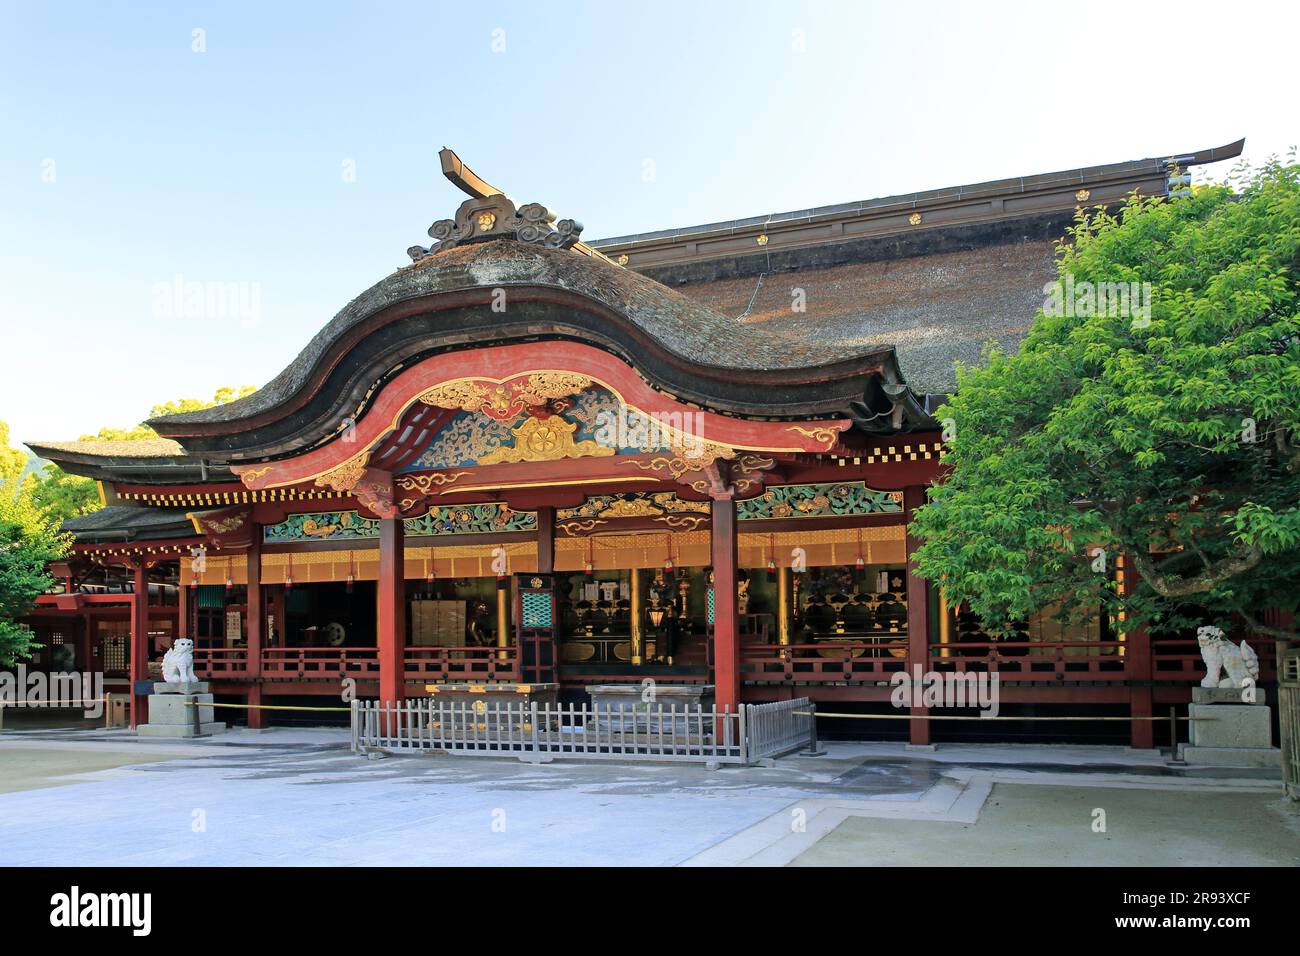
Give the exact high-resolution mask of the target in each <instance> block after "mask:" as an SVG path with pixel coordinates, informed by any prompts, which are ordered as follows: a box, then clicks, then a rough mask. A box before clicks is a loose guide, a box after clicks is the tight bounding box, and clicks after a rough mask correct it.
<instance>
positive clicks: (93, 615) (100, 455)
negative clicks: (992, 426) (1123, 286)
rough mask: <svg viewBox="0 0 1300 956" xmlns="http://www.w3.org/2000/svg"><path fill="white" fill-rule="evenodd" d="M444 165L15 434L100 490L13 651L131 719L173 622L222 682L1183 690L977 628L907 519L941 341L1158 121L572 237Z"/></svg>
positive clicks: (829, 706) (1015, 287) (993, 328)
mask: <svg viewBox="0 0 1300 956" xmlns="http://www.w3.org/2000/svg"><path fill="white" fill-rule="evenodd" d="M1241 148H1242V144H1241V143H1235V144H1232V145H1230V146H1227V147H1221V148H1218V149H1211V150H1204V151H1201V152H1196V153H1190V154H1182V155H1177V156H1176V157H1175V159H1176V162H1177V163H1178V165H1179V166H1180V167H1182V168H1183V169H1187V168H1189V167H1191V166H1195V165H1198V164H1204V163H1210V162H1218V161H1220V160H1222V159H1228V158H1231V157H1234V156H1237V155H1239V154H1240V152H1241ZM442 165H443V171H444V173H445V174H446V175H447V178H448V179H449V180H450V181H451V182H452V183H454V184H455V185H456V186H458V187H459V188H460V189H461V190H463V191H464V192H465V193H466V194H468V198H467V199H465V200H464V202H462V203H461V204H460V207H459V209H457V210H456V213H455V216H454V218H452V219H444V220H440V221H438V222H435V223H434V224H433V226H432V227H431V228H430V229H429V235H430V236H431V237H432V239H433V243H432V245H430V246H429V247H427V248H426V247H423V246H415V247H413V248H411V249H410V250H408V252H409V255H410V259H411V261H410V262H409V263H408V264H406V265H404V266H402V267H401V268H398V269H397V271H395V272H394V273H393V274H391V275H389V276H387V277H386V278H383V279H382V280H380V281H379V282H378V283H377V284H375V285H374V286H372V287H371V288H369V289H367V290H366V291H364V292H362V293H361V294H360V295H358V296H357V298H356V299H354V300H353V301H352V302H350V303H349V304H348V305H346V306H345V307H344V308H343V310H342V311H340V312H339V313H338V314H337V315H336V316H334V318H333V319H331V320H329V321H328V322H326V323H325V324H324V326H323V327H322V328H321V330H320V331H319V332H318V333H317V334H316V336H315V337H314V338H313V339H312V340H311V341H310V342H309V343H307V345H306V347H305V348H304V349H303V351H302V352H301V354H299V355H298V357H297V358H296V359H295V360H294V361H293V362H292V363H291V364H290V365H289V366H288V367H287V368H285V369H284V370H283V371H282V372H281V373H280V374H279V375H278V376H276V377H275V378H274V379H273V380H272V381H271V382H270V383H268V384H267V385H266V386H265V387H263V388H262V389H261V390H259V391H257V392H256V393H254V394H252V395H249V396H248V397H246V398H242V399H240V400H238V401H235V402H231V403H229V404H226V405H221V406H217V407H214V408H210V409H205V410H202V411H196V412H188V413H184V414H177V415H169V416H166V417H163V418H158V419H155V420H152V421H150V422H149V424H150V425H151V426H152V427H153V429H154V430H155V431H156V432H157V433H158V435H159V436H160V437H159V438H157V439H155V440H148V441H127V442H30V443H29V446H30V447H31V449H32V450H33V451H34V452H35V453H36V454H38V455H39V456H41V457H42V458H45V459H48V460H50V461H52V462H55V463H56V464H58V465H59V467H61V468H63V469H64V470H66V471H68V472H70V473H72V474H76V475H84V476H87V477H90V478H93V479H94V480H95V481H96V482H98V485H99V488H100V491H101V496H102V499H103V503H104V507H103V508H102V509H100V510H98V511H96V512H94V513H92V514H88V515H86V516H84V517H80V518H77V519H74V520H72V521H69V522H68V523H67V524H66V530H68V531H70V532H72V533H73V534H74V535H75V545H74V547H73V549H72V553H71V555H70V556H69V558H68V560H67V561H66V562H63V563H61V564H59V565H58V566H56V567H55V569H54V570H55V573H56V575H57V577H58V578H59V581H60V587H59V589H58V592H57V593H51V594H47V595H44V596H42V597H41V598H40V599H39V605H38V608H37V610H36V611H35V612H34V613H33V614H32V615H31V616H30V617H29V618H28V619H27V621H28V624H29V625H30V626H31V627H32V628H33V629H34V630H35V631H36V633H37V639H38V640H39V641H41V642H42V643H43V644H44V645H45V646H44V648H43V649H42V650H41V651H40V656H39V657H38V658H37V660H36V661H35V662H34V664H33V665H32V666H35V667H46V668H53V667H56V666H59V667H62V668H64V669H77V670H91V671H102V672H104V673H105V675H106V676H107V678H108V684H109V689H110V690H116V691H117V692H118V693H123V694H129V695H130V698H131V720H132V724H133V725H134V724H135V723H136V722H143V720H144V709H145V707H146V697H145V695H147V693H148V681H149V679H150V677H151V667H152V668H154V669H155V671H156V667H157V662H158V660H159V659H160V658H161V656H162V654H163V652H164V650H165V649H166V648H167V647H169V646H170V645H171V644H172V642H173V641H174V640H175V639H176V638H180V637H187V638H190V639H192V640H193V642H194V644H195V652H194V653H195V668H196V671H197V673H198V675H199V677H200V678H201V679H203V680H207V681H209V682H211V684H212V686H213V689H214V691H215V693H216V694H217V699H218V701H227V702H238V703H245V704H254V705H257V704H262V705H269V704H277V703H285V704H288V703H291V702H297V703H302V702H304V701H306V702H308V703H310V702H311V701H313V700H315V701H319V702H321V703H329V702H331V701H333V702H337V701H338V700H339V698H340V695H341V693H343V691H342V688H347V689H348V690H349V691H350V692H352V693H355V694H356V695H357V696H359V697H362V698H377V699H379V700H384V701H397V700H402V699H406V698H411V697H422V696H427V695H430V694H437V693H439V691H440V688H442V687H445V686H448V685H460V684H471V685H488V686H491V685H498V684H499V685H537V684H553V685H557V686H558V688H559V693H560V695H561V696H562V697H564V698H566V699H581V698H582V697H583V695H585V694H586V693H587V691H586V688H587V687H589V686H591V685H594V684H602V685H608V684H619V683H637V682H642V681H644V680H646V679H647V678H649V679H653V680H654V681H655V682H657V683H659V684H662V685H684V686H691V685H703V686H707V687H711V688H712V693H713V695H714V698H715V700H716V702H717V704H718V705H719V706H721V707H735V706H737V705H738V704H740V703H742V702H760V701H774V700H784V699H790V698H795V697H809V698H811V699H812V700H813V701H815V702H817V703H818V705H819V707H821V708H823V709H825V710H831V711H850V712H854V713H865V714H871V713H879V714H885V713H890V712H891V706H890V702H889V699H890V690H891V688H890V683H889V682H890V679H891V677H892V675H894V674H895V673H897V672H898V671H900V670H903V669H908V670H909V671H910V670H911V669H912V668H914V667H916V666H920V667H921V669H922V670H924V671H926V672H935V671H937V672H954V671H955V672H971V671H976V672H992V671H996V672H997V673H998V675H999V678H1000V688H1001V691H1000V692H1001V700H1002V711H1003V713H1028V712H1033V713H1042V714H1062V715H1079V714H1082V715H1093V716H1103V715H1109V716H1112V717H1120V718H1123V719H1122V720H1121V721H1120V722H1119V723H1113V724H1109V725H1108V726H1109V727H1110V728H1111V732H1112V733H1114V732H1115V731H1116V729H1118V732H1119V733H1120V735H1121V738H1127V739H1131V741H1132V743H1133V744H1134V745H1137V746H1151V745H1152V743H1153V736H1152V735H1153V726H1152V721H1150V720H1132V718H1135V717H1136V718H1142V717H1150V716H1152V715H1153V714H1158V713H1161V712H1163V711H1165V710H1168V708H1169V707H1170V706H1171V705H1175V706H1176V705H1183V704H1185V703H1186V702H1187V701H1188V699H1189V691H1190V688H1191V687H1192V686H1193V685H1194V684H1195V683H1196V680H1197V678H1198V675H1199V669H1198V667H1199V660H1200V657H1199V654H1198V651H1197V648H1196V643H1195V640H1194V639H1193V638H1191V637H1189V636H1187V635H1164V636H1161V635H1156V634H1151V633H1148V632H1147V631H1144V630H1138V631H1133V632H1130V633H1128V634H1123V633H1121V632H1120V630H1119V629H1118V628H1117V627H1116V626H1115V625H1116V622H1114V621H1111V620H1108V619H1107V618H1106V617H1105V616H1104V615H1102V614H1100V613H1099V614H1098V615H1097V617H1096V619H1095V620H1093V621H1092V622H1091V623H1090V624H1089V625H1087V626H1081V627H1077V628H1070V627H1064V626H1062V625H1061V624H1060V623H1058V622H1057V621H1056V620H1055V619H1054V618H1053V616H1052V615H1051V613H1050V611H1049V609H1045V610H1044V612H1043V613H1041V614H1039V615H1037V616H1035V617H1034V618H1033V619H1031V620H1029V621H1025V622H1023V623H1022V625H1021V626H1020V628H1019V630H1018V632H1017V634H1016V637H1015V639H1013V640H1010V641H1007V640H1002V641H995V640H993V639H991V637H990V636H989V635H986V634H984V633H983V632H982V631H981V629H980V625H979V621H978V620H977V619H975V618H974V617H973V616H972V615H971V614H969V613H968V612H967V611H966V609H965V608H963V607H960V606H954V605H952V604H950V603H949V602H948V601H947V600H946V599H945V595H944V594H943V593H941V592H940V590H939V589H937V588H935V587H931V586H929V585H927V583H926V581H925V580H923V579H922V578H921V577H920V576H918V574H917V573H916V568H915V566H914V564H913V562H912V561H911V555H912V552H913V550H914V548H915V546H916V542H915V541H914V540H913V539H912V538H911V537H910V536H909V534H908V521H909V518H910V516H911V514H912V512H913V510H914V509H916V508H917V507H919V506H920V505H921V504H923V502H924V500H925V489H926V486H927V485H929V484H931V483H932V482H938V481H942V480H943V474H944V465H943V451H944V447H943V439H942V427H941V424H940V422H939V421H937V420H936V416H935V413H936V411H937V409H938V408H939V407H940V405H941V404H942V403H943V401H944V399H945V396H946V395H948V394H950V393H952V391H953V390H954V389H955V387H956V380H955V372H954V369H955V366H956V365H957V363H959V362H965V363H974V362H976V361H977V360H978V359H979V355H980V351H981V348H982V346H983V345H984V344H985V343H987V342H996V343H998V344H999V345H1001V346H1002V347H1004V348H1014V347H1015V346H1016V344H1017V343H1018V342H1019V340H1020V339H1021V338H1022V337H1023V336H1024V335H1025V334H1026V332H1027V331H1028V328H1029V326H1030V324H1031V322H1032V321H1033V317H1034V314H1035V310H1036V309H1037V308H1038V307H1039V306H1040V305H1041V304H1042V302H1043V299H1044V289H1043V286H1044V284H1045V283H1048V282H1050V281H1052V280H1054V279H1055V266H1054V245H1055V243H1056V242H1057V241H1058V240H1059V239H1060V238H1061V237H1062V236H1063V235H1064V234H1065V232H1066V229H1067V227H1068V226H1069V224H1070V223H1071V221H1072V219H1073V217H1074V215H1075V212H1076V209H1077V208H1078V207H1079V206H1080V205H1087V206H1092V205H1096V204H1119V203H1121V202H1123V201H1124V199H1125V198H1126V197H1127V196H1128V195H1129V194H1130V193H1132V192H1133V191H1134V190H1136V191H1138V192H1139V193H1142V194H1146V195H1160V194H1167V193H1168V192H1169V191H1170V189H1171V183H1170V172H1169V170H1170V159H1169V158H1168V157H1160V158H1153V159H1146V160H1140V161H1132V162H1123V163H1116V164H1112V165H1105V166H1095V167H1090V168H1085V169H1073V170H1068V171H1064V172H1054V173H1045V174H1042V175H1037V176H1027V177H1018V178H1013V179H1005V180H1000V181H997V182H987V183H979V184H976V185H968V186H960V187H956V188H950V189H937V190H933V191H930V192H923V193H915V194H910V195H905V196H892V197H888V198H884V199H876V200H870V201H864V202H848V203H844V204H842V205H836V206H826V207H820V208H814V209H805V210H799V211H796V212H791V213H784V214H778V215H769V216H759V217H755V218H753V219H744V220H737V221H733V222H721V223H710V224H707V225H700V226H690V227H686V228H679V229H670V230H665V231H662V232H654V233H646V234H641V235H633V236H622V237H618V238H613V239H606V240H602V241H592V242H588V241H585V240H583V239H582V238H581V232H582V226H581V225H580V224H578V223H577V222H575V221H574V220H570V219H557V217H556V216H555V215H554V214H553V213H551V212H550V211H549V210H547V209H546V208H545V207H543V206H541V205H539V204H537V203H528V204H525V205H517V204H516V203H515V202H514V200H512V199H510V198H508V197H507V196H506V195H504V194H503V193H502V191H501V190H499V189H497V188H495V187H493V186H491V185H490V184H488V183H486V182H485V181H483V180H482V179H480V178H479V177H478V176H476V175H475V174H474V173H473V172H472V171H470V170H469V169H468V168H467V167H465V166H464V165H463V164H462V163H461V162H460V160H459V159H458V158H457V157H456V156H455V154H454V153H452V152H450V151H449V150H444V151H443V153H442ZM1178 185H1180V184H1179V183H1175V184H1174V187H1175V188H1176V187H1177V186H1178ZM412 225H413V226H415V225H416V224H415V223H412ZM122 374H126V373H122ZM227 377H228V378H229V379H231V380H237V379H239V378H240V377H241V376H240V371H239V369H237V368H233V369H229V370H228V375H227ZM1115 573H1116V574H1118V575H1120V576H1121V577H1122V576H1123V575H1124V574H1125V569H1124V567H1123V566H1122V562H1121V566H1120V567H1118V568H1116V569H1115ZM1264 663H1265V667H1266V669H1267V668H1268V667H1269V666H1270V660H1265V662H1264ZM1265 678H1266V679H1271V675H1270V674H1266V675H1265ZM892 712H896V711H892ZM230 713H235V712H234V711H231V712H230ZM912 713H913V714H914V715H916V716H922V717H925V716H926V714H925V712H924V711H923V710H919V709H917V710H913V711H912ZM223 716H226V715H223ZM277 717H278V715H277V712H275V711H266V710H258V709H250V710H248V711H247V721H248V723H249V725H250V726H253V727H257V726H262V725H263V724H264V723H265V722H267V721H268V720H271V719H277ZM234 719H235V720H239V719H242V718H241V717H235V718H234ZM857 723H858V724H859V726H858V727H855V728H853V729H855V730H858V731H860V732H864V733H867V734H868V735H870V734H872V733H879V734H893V735H897V734H905V735H908V736H909V737H910V740H911V741H912V742H913V743H926V742H929V741H930V740H931V739H932V736H933V735H934V734H939V735H941V736H942V735H946V734H949V733H951V732H955V728H957V727H960V726H961V725H944V724H941V723H938V722H935V721H932V720H930V719H918V720H910V721H907V722H906V723H904V722H901V721H900V722H897V723H892V724H886V722H884V721H881V722H879V726H877V725H876V724H874V723H872V722H870V721H858V722H857ZM1058 726H1059V725H1058ZM1067 726H1068V725H1067ZM948 728H954V730H952V731H950V730H949V729H948ZM1094 729H1095V728H1094ZM1052 732H1053V733H1058V734H1065V731H1063V730H1057V729H1053V731H1052ZM1007 733H1011V731H1007Z"/></svg>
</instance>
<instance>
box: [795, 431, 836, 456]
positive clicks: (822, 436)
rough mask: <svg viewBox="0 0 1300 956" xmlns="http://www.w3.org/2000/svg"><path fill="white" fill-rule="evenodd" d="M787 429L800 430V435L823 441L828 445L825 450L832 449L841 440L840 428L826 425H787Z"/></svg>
mask: <svg viewBox="0 0 1300 956" xmlns="http://www.w3.org/2000/svg"><path fill="white" fill-rule="evenodd" d="M786 431H792V432H798V433H799V434H800V435H803V436H804V437H805V438H811V439H812V440H813V441H815V442H821V443H822V444H824V445H825V446H826V447H825V448H824V449H822V450H823V451H830V450H831V449H832V448H834V447H835V444H836V443H837V442H838V441H839V440H840V433H839V429H836V428H831V427H829V426H826V425H821V426H817V427H814V428H803V427H801V426H799V425H787V426H786Z"/></svg>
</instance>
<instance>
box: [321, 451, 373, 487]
mask: <svg viewBox="0 0 1300 956" xmlns="http://www.w3.org/2000/svg"><path fill="white" fill-rule="evenodd" d="M369 460H370V452H369V451H363V452H362V453H361V454H359V455H354V456H353V457H352V458H349V459H348V460H347V461H345V462H344V463H343V464H341V465H339V466H338V467H337V468H335V469H333V470H331V471H327V472H325V474H323V475H321V476H320V477H318V478H317V479H316V486H317V487H319V488H333V489H334V490H335V491H351V490H352V489H353V488H355V487H356V484H357V482H358V481H360V480H361V475H362V473H363V472H364V471H365V470H366V462H368V461H369Z"/></svg>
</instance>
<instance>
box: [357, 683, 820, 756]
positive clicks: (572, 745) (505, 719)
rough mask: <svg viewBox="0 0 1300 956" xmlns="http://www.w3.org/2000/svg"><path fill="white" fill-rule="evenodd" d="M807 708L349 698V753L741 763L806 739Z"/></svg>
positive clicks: (796, 704)
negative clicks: (754, 727)
mask: <svg viewBox="0 0 1300 956" xmlns="http://www.w3.org/2000/svg"><path fill="white" fill-rule="evenodd" d="M810 709H811V705H810V704H809V702H808V701H807V700H806V699H801V700H798V701H781V702H779V703H777V704H747V705H743V706H742V707H741V708H740V709H739V710H737V711H729V710H723V709H719V708H716V707H708V708H703V707H685V706H682V705H678V704H663V703H654V704H638V705H637V706H636V707H635V708H619V707H617V706H607V705H601V706H593V705H591V704H537V703H531V704H524V703H514V702H510V703H506V702H497V701H493V702H486V701H483V702H473V703H471V702H469V701H447V700H439V699H437V698H433V697H425V698H417V699H412V700H406V701H401V702H399V703H396V704H392V703H381V702H380V701H360V700H359V701H353V702H352V749H353V750H354V751H356V752H358V753H361V752H365V751H368V750H382V751H388V752H392V753H413V752H419V751H435V752H442V753H449V754H472V755H481V756H511V757H518V758H519V759H521V760H537V761H541V760H551V759H555V758H556V757H579V758H583V759H597V760H622V761H631V760H649V761H680V762H695V763H705V764H747V763H751V762H752V761H754V760H757V759H760V758H763V757H776V756H780V755H781V754H783V753H789V752H791V751H792V750H795V749H798V748H799V747H800V746H803V745H804V744H805V743H807V742H808V741H809V739H810V731H809V729H808V727H809V725H808V723H807V722H808V721H809V720H810V718H808V717H800V716H798V715H796V714H794V713H793V711H795V710H802V711H805V712H807V711H808V710H810ZM751 720H756V721H758V724H759V726H760V728H761V729H760V734H759V736H758V737H757V738H755V737H753V736H752V735H751V733H750V731H749V726H750V721H751ZM800 721H802V722H803V723H802V724H801V723H800ZM800 733H802V737H800V736H799V734H800Z"/></svg>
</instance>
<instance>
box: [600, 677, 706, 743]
mask: <svg viewBox="0 0 1300 956" xmlns="http://www.w3.org/2000/svg"><path fill="white" fill-rule="evenodd" d="M585 690H586V691H587V693H588V694H590V695H591V706H592V710H593V711H595V714H596V721H595V722H596V726H597V727H598V728H599V729H600V730H613V731H621V732H623V733H633V732H635V733H639V734H649V733H656V734H684V733H686V732H687V731H688V730H690V729H692V728H695V729H696V730H698V727H699V726H702V725H701V724H700V717H699V711H701V710H705V711H708V710H712V709H713V685H712V684H658V683H656V684H655V688H654V700H653V701H646V700H643V699H642V698H643V697H644V695H645V688H644V687H642V686H641V684H639V683H637V684H588V685H587V687H586V688H585ZM705 723H707V721H706V722H705ZM705 729H706V732H710V733H711V732H712V729H711V728H707V727H706V728H705Z"/></svg>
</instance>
